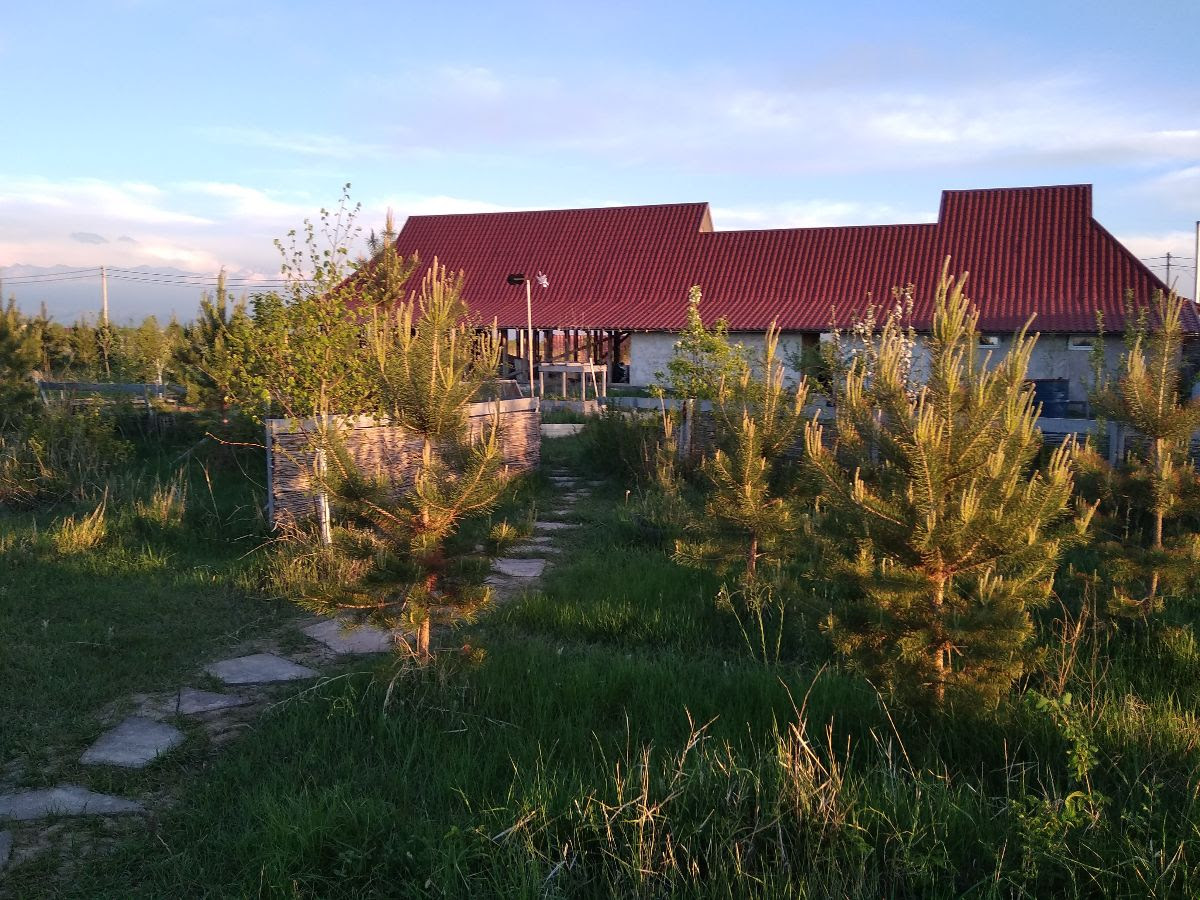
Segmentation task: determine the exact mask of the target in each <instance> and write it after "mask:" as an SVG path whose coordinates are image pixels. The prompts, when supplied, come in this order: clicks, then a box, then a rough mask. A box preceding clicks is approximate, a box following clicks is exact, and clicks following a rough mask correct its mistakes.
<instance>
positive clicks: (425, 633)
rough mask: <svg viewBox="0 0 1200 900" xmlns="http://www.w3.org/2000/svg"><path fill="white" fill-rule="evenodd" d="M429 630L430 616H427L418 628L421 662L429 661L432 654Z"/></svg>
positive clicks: (418, 654)
mask: <svg viewBox="0 0 1200 900" xmlns="http://www.w3.org/2000/svg"><path fill="white" fill-rule="evenodd" d="M429 632H430V625H429V617H428V616H426V617H425V619H423V620H422V621H421V624H420V626H418V628H417V659H419V660H421V662H426V661H428V660H429V658H430V656H431V654H430V652H429Z"/></svg>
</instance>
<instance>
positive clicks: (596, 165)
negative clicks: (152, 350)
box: [0, 0, 1200, 292]
mask: <svg viewBox="0 0 1200 900" xmlns="http://www.w3.org/2000/svg"><path fill="white" fill-rule="evenodd" d="M13 6H14V7H15V8H10V9H7V10H6V12H5V16H4V19H3V22H0V84H2V85H3V86H4V87H3V96H4V101H5V102H4V116H5V120H6V124H7V127H6V128H5V129H4V130H5V137H4V139H3V140H2V141H0V267H2V266H6V265H13V264H18V263H22V264H29V265H38V266H45V265H53V264H65V265H70V266H89V265H97V264H100V263H108V264H110V265H121V266H133V265H139V264H142V265H149V266H160V267H167V266H171V267H178V268H182V269H186V270H189V271H195V272H211V271H215V269H216V268H217V267H219V266H221V265H225V266H227V267H229V268H230V269H231V270H234V271H242V272H264V273H268V274H269V275H274V274H276V273H277V271H278V257H277V254H276V252H275V250H274V248H273V246H272V243H271V242H272V239H273V238H275V237H277V236H281V235H282V234H283V233H285V232H286V231H287V230H288V229H289V228H291V227H294V226H296V225H298V224H299V223H300V221H301V220H302V219H303V218H304V217H305V216H307V215H312V214H313V213H315V211H316V210H317V209H318V208H319V207H320V206H322V205H327V204H330V203H332V202H334V201H335V200H336V198H337V195H338V191H339V188H340V186H341V185H342V184H343V183H345V182H351V183H352V184H353V195H354V197H355V198H356V199H358V200H361V201H362V202H363V204H364V207H365V209H366V211H367V217H366V220H365V221H366V222H367V223H368V224H373V223H375V222H378V221H379V220H380V219H381V218H382V215H383V211H384V210H385V209H387V208H388V207H392V208H394V209H395V211H396V213H397V215H398V216H401V217H402V216H404V215H407V214H409V213H413V212H455V211H475V210H489V209H510V208H516V209H528V208H544V207H565V206H594V205H605V204H614V203H617V204H625V203H659V202H680V201H696V200H707V201H709V202H711V203H712V204H713V208H714V220H715V224H716V226H717V227H718V228H747V227H777V226H793V225H795V226H804V225H824V224H860V223H867V222H903V221H927V220H930V219H932V218H933V217H934V215H935V214H936V210H937V204H938V199H939V192H940V191H941V190H942V189H943V188H966V187H994V186H1001V185H1018V184H1045V183H1066V182H1093V183H1094V184H1095V185H1096V192H1095V203H1096V209H1095V212H1096V216H1097V218H1098V219H1099V220H1100V221H1101V222H1102V223H1103V224H1105V225H1106V226H1107V227H1109V228H1110V229H1111V230H1113V231H1114V232H1115V233H1116V234H1117V235H1118V236H1119V237H1121V238H1122V239H1123V240H1125V241H1126V242H1127V243H1128V244H1129V245H1130V246H1131V247H1133V248H1134V249H1135V250H1136V251H1137V252H1138V253H1139V255H1142V256H1157V255H1159V254H1161V253H1165V252H1166V251H1168V250H1170V251H1171V252H1173V253H1176V254H1184V255H1187V256H1190V255H1192V253H1193V248H1192V229H1193V224H1194V222H1195V220H1196V219H1197V218H1200V89H1197V83H1198V81H1200V78H1198V76H1200V63H1197V61H1196V59H1197V54H1196V53H1195V35H1196V34H1197V33H1200V4H1196V3H1194V2H1183V0H1181V2H1157V3H1155V2H1148V3H1141V4H1134V3H1101V2H1089V3H1083V2H1079V3H1076V2H1053V0H1044V2H1040V3H1026V2H1009V3H1005V4H972V3H962V2H961V0H960V2H955V3H904V4H901V3H895V2H887V3H884V2H880V3H864V2H854V0H850V2H843V3H836V4H831V3H821V4H816V3H810V4H803V3H796V2H791V3H786V2H745V3H741V4H734V3H711V2H689V3H674V2H662V3H655V2H649V0H647V2H628V0H606V2H605V3H603V4H590V5H584V4H575V3H564V2H512V3H508V4H495V3H471V2H459V3H442V4H437V3H422V4H405V3H391V4H379V3H368V2H362V3H351V4H347V5H346V8H342V9H338V8H336V7H335V6H334V5H333V4H329V3H325V2H322V3H316V2H305V0H300V2H253V0H240V2H226V0H193V2H190V3H188V4H186V5H185V4H179V3H175V2H165V0H164V2H160V0H112V2H105V0H95V2H89V3H71V2H66V3H58V4H47V5H35V4H21V5H20V6H17V5H15V4H14V5H13ZM468 275H469V273H468ZM1185 286H1186V287H1187V288H1188V289H1189V291H1188V292H1190V286H1191V272H1190V270H1189V271H1187V272H1186V274H1185Z"/></svg>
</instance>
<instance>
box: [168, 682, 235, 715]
mask: <svg viewBox="0 0 1200 900" xmlns="http://www.w3.org/2000/svg"><path fill="white" fill-rule="evenodd" d="M249 702H250V701H249V700H248V699H247V698H245V697H235V696H234V695H232V694H215V693H213V692H212V691H198V690H196V689H195V688H184V689H183V690H181V691H180V692H179V694H178V695H177V696H176V697H175V703H174V704H172V710H173V711H174V712H176V713H178V714H179V715H181V716H195V715H199V714H200V713H206V712H213V711H214V710H218V709H229V708H230V707H231V706H245V705H246V704H247V703H249Z"/></svg>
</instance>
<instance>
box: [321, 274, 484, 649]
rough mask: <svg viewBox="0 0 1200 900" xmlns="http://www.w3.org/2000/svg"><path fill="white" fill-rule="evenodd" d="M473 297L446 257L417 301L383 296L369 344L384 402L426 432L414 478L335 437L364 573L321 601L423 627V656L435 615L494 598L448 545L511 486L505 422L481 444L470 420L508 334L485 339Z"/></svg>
mask: <svg viewBox="0 0 1200 900" xmlns="http://www.w3.org/2000/svg"><path fill="white" fill-rule="evenodd" d="M461 294H462V276H461V274H459V275H451V274H448V273H447V272H446V270H445V268H444V267H441V266H439V265H438V264H437V261H436V260H435V261H434V265H433V267H432V268H431V269H430V271H429V272H428V274H427V275H426V277H425V278H424V280H423V281H422V283H421V287H420V291H419V293H418V294H417V295H416V296H415V297H414V298H412V299H411V300H409V301H408V302H400V303H394V304H393V303H378V304H376V306H375V308H374V311H373V313H372V319H371V321H370V324H369V327H368V329H367V345H368V348H369V351H370V354H371V365H372V368H371V375H372V378H373V380H375V381H376V383H377V384H378V399H379V407H380V410H381V411H382V412H384V413H385V414H386V415H387V416H388V418H389V419H390V420H391V422H392V423H394V424H397V425H401V426H403V427H404V428H405V429H406V430H408V431H410V432H412V433H413V434H415V435H418V436H419V437H420V439H421V454H420V458H419V459H418V460H414V462H413V466H414V468H415V471H413V472H412V473H411V482H410V483H409V482H407V481H406V482H395V481H390V480H388V479H386V478H373V477H370V476H368V475H367V474H365V473H364V472H363V471H362V470H360V469H359V467H358V466H357V465H356V464H355V462H354V460H353V459H352V458H351V456H350V455H349V453H348V452H346V450H345V449H344V447H342V446H340V445H339V444H338V442H337V441H336V437H335V438H334V440H333V443H332V447H331V449H332V456H333V462H332V463H331V464H330V475H329V477H328V478H327V482H328V487H329V489H330V492H331V494H332V496H333V498H334V500H335V503H336V505H337V507H338V508H339V510H340V511H341V512H343V513H344V514H346V515H348V516H349V518H350V523H351V526H350V527H349V528H348V529H347V530H346V531H345V533H344V534H343V535H342V537H341V538H340V540H339V542H338V549H339V550H340V551H341V552H342V553H343V554H344V555H345V556H347V557H348V558H350V559H352V560H354V561H356V562H357V567H356V569H355V570H354V572H353V577H351V578H349V579H348V580H344V581H342V582H340V583H336V584H330V583H326V584H324V585H320V586H317V589H316V590H315V591H314V592H312V594H311V596H310V598H309V603H310V605H311V606H312V608H313V609H315V610H316V611H318V612H322V613H332V612H337V611H345V610H349V611H357V612H359V613H361V614H363V615H365V616H366V618H367V619H368V620H370V621H372V622H375V623H377V624H381V625H383V626H385V627H388V628H392V629H403V630H405V631H409V632H412V633H415V635H416V646H415V652H416V655H417V657H418V658H420V659H428V658H429V655H430V632H431V626H432V624H433V623H434V621H435V620H439V621H452V620H455V619H462V618H467V617H470V616H471V615H473V614H474V612H475V611H476V610H478V609H479V608H480V606H481V605H483V604H484V603H486V602H487V600H488V597H489V592H488V589H487V588H486V587H483V586H480V585H478V584H477V583H474V582H473V581H472V579H471V578H470V577H469V576H468V575H467V574H466V573H464V571H463V570H462V568H461V566H459V565H458V564H457V563H458V560H456V557H455V554H454V553H453V552H452V550H451V548H450V547H449V545H448V543H447V542H448V539H449V538H450V537H451V536H452V535H453V534H454V533H455V531H456V530H457V529H458V527H459V525H460V524H461V522H462V521H463V520H464V519H465V518H468V517H470V516H475V515H479V514H482V513H484V512H486V511H488V510H489V509H491V508H492V507H493V506H494V505H495V503H496V502H497V500H498V499H499V496H500V493H501V491H502V490H503V489H504V485H505V483H506V478H505V477H504V473H503V470H502V456H501V452H500V447H499V444H498V441H497V431H496V428H497V425H498V423H496V422H493V425H492V428H491V429H490V430H489V431H488V432H487V433H486V434H485V435H484V436H483V437H482V438H481V439H478V440H474V439H472V437H471V434H470V429H469V422H468V417H467V412H468V410H467V407H468V405H469V404H470V403H471V402H472V401H473V399H474V398H475V397H476V395H477V394H478V392H479V389H480V388H481V387H482V386H483V384H484V382H485V381H486V380H487V379H488V378H490V377H492V376H493V375H494V373H495V371H496V366H497V364H498V361H499V355H498V354H499V346H500V343H499V338H498V336H497V334H496V332H495V330H494V329H493V331H492V332H491V334H490V335H486V336H484V337H483V338H480V337H478V336H477V335H476V333H475V324H474V323H472V322H471V321H470V316H469V310H468V309H467V307H466V304H465V303H464V302H463V300H462V296H461ZM373 299H374V300H377V301H383V300H387V299H388V298H386V297H384V296H381V295H376V296H375V297H374V298H373Z"/></svg>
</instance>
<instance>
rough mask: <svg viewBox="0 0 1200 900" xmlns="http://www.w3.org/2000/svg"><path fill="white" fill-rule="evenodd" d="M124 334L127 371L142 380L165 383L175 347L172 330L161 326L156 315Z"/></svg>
mask: <svg viewBox="0 0 1200 900" xmlns="http://www.w3.org/2000/svg"><path fill="white" fill-rule="evenodd" d="M124 338H125V340H124V344H125V354H124V355H125V357H126V359H127V367H126V372H127V374H128V375H130V376H132V377H133V378H134V379H135V380H136V381H139V382H142V383H150V382H153V383H155V384H163V383H164V381H163V379H164V376H165V375H166V371H167V366H168V365H170V362H171V359H172V358H173V357H174V355H175V350H176V347H175V345H174V343H173V341H172V334H171V333H170V332H169V331H167V330H165V329H163V328H161V327H160V326H159V324H158V319H157V318H156V317H155V316H147V317H146V318H145V319H143V320H142V324H140V325H139V326H138V327H137V328H134V329H130V330H128V331H127V333H126V334H125V335H124Z"/></svg>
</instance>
